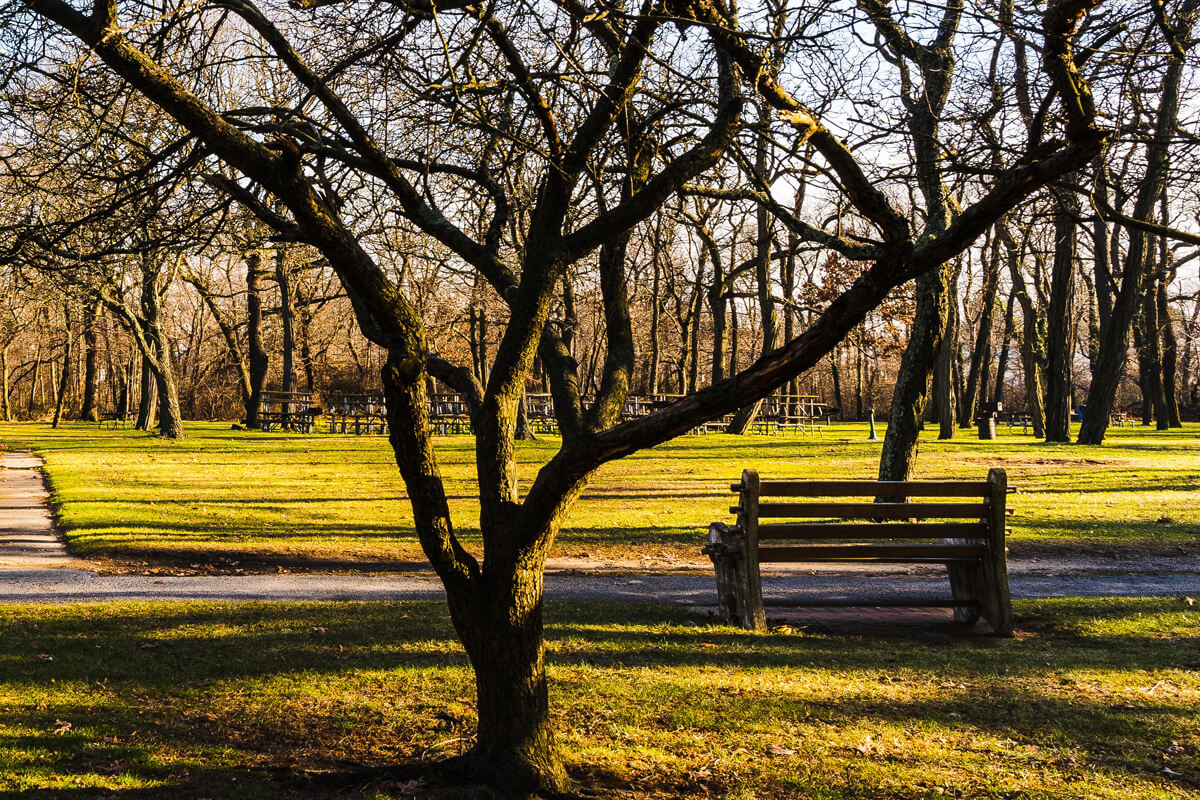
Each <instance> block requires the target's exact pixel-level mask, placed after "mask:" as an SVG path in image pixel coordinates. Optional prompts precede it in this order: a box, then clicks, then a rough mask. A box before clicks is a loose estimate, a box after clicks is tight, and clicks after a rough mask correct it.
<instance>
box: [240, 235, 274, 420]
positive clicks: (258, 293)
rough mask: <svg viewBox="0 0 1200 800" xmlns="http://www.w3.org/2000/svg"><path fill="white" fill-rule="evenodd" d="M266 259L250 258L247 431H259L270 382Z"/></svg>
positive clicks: (248, 257) (247, 265) (247, 278)
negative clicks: (264, 307)
mask: <svg viewBox="0 0 1200 800" xmlns="http://www.w3.org/2000/svg"><path fill="white" fill-rule="evenodd" d="M261 279H262V256H260V255H259V254H258V253H251V254H250V255H248V256H246V349H247V350H248V351H249V364H248V370H247V372H248V373H249V375H248V377H249V380H250V393H249V395H248V396H246V398H245V399H246V427H248V428H257V427H258V412H259V409H260V408H261V407H262V393H263V386H264V385H265V384H266V382H267V369H268V368H269V367H270V366H271V361H270V356H268V355H267V350H266V348H265V347H263V333H262V321H263V313H262V290H261V289H260V288H259V287H260V280H261Z"/></svg>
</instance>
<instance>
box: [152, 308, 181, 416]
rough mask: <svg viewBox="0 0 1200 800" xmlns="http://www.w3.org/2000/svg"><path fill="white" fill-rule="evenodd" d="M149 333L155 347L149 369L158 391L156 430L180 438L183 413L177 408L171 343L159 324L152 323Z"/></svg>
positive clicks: (177, 401) (177, 393)
mask: <svg viewBox="0 0 1200 800" xmlns="http://www.w3.org/2000/svg"><path fill="white" fill-rule="evenodd" d="M149 333H150V337H151V338H152V343H153V345H154V349H155V357H154V359H152V360H151V369H152V370H153V371H154V383H155V387H156V389H157V392H158V431H159V433H160V434H161V435H162V436H165V437H166V438H168V439H182V438H184V432H183V414H182V413H181V411H180V409H179V392H178V390H177V389H176V384H175V368H174V365H173V364H172V358H171V345H170V342H169V341H168V340H167V336H166V333H165V332H163V330H162V327H161V326H160V325H158V324H154V325H152V326H151V327H150V331H149Z"/></svg>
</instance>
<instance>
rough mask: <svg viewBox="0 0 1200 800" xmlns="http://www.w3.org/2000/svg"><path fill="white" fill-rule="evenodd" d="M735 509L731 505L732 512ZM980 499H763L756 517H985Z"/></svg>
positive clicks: (735, 510) (983, 506) (986, 510)
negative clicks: (912, 500) (920, 500)
mask: <svg viewBox="0 0 1200 800" xmlns="http://www.w3.org/2000/svg"><path fill="white" fill-rule="evenodd" d="M736 512H737V509H734V513H736ZM987 515H988V509H987V506H985V505H984V504H983V503H763V502H761V501H760V502H759V504H758V516H759V518H760V519H767V518H774V519H779V518H781V517H807V518H814V517H836V518H838V519H962V518H967V519H985V518H986V517H987Z"/></svg>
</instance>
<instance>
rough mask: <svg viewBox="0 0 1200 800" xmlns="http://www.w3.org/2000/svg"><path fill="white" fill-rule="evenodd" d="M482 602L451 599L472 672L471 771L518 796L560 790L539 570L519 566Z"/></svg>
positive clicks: (562, 775) (564, 782) (565, 783)
mask: <svg viewBox="0 0 1200 800" xmlns="http://www.w3.org/2000/svg"><path fill="white" fill-rule="evenodd" d="M496 583H499V584H500V585H494V586H491V587H489V591H488V592H487V595H488V597H487V601H486V602H484V603H464V602H461V601H459V602H456V601H455V600H454V599H452V600H451V601H450V608H451V616H452V618H453V620H454V623H455V627H456V629H457V631H458V634H459V636H460V637H461V638H462V641H463V646H464V648H465V649H466V651H467V655H468V656H469V657H470V659H471V663H472V665H473V667H474V672H475V696H476V709H477V712H478V715H479V723H478V728H477V744H476V745H475V747H474V749H473V750H472V751H471V753H470V756H469V761H468V764H469V769H470V772H471V774H472V775H473V776H474V777H476V778H477V779H478V780H480V781H481V782H482V783H485V784H487V785H491V786H504V787H511V788H512V789H513V790H515V791H514V795H515V796H518V797H521V796H524V795H525V794H526V793H530V792H531V791H537V792H538V793H539V794H543V793H546V792H547V791H549V792H556V793H557V792H562V791H565V790H566V789H567V788H568V787H569V785H570V780H569V778H568V777H567V773H566V769H565V768H564V766H563V763H562V760H561V758H560V757H559V751H558V747H557V744H556V740H555V736H554V730H553V728H552V726H551V724H550V713H549V692H548V687H547V683H546V665H545V645H544V643H543V642H544V639H543V631H542V626H543V623H542V570H541V569H540V567H539V566H538V565H536V564H530V565H528V566H522V567H519V568H518V570H517V573H516V575H515V576H513V577H512V579H511V580H506V581H503V582H502V583H501V582H499V581H497V582H496Z"/></svg>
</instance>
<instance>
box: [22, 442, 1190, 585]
mask: <svg viewBox="0 0 1200 800" xmlns="http://www.w3.org/2000/svg"><path fill="white" fill-rule="evenodd" d="M188 431H189V437H190V438H188V439H186V440H184V441H182V442H170V441H166V440H162V439H159V438H157V437H154V436H150V435H147V434H144V433H139V432H136V431H107V430H105V431H101V430H97V428H96V426H94V425H82V424H67V425H64V426H63V427H61V428H59V429H58V430H52V429H51V428H49V427H48V426H46V425H44V424H5V425H0V447H4V448H8V449H12V448H17V447H32V448H33V449H35V450H37V451H38V452H39V453H41V454H42V455H43V456H44V457H45V459H46V463H47V471H48V474H49V479H50V484H51V487H52V489H53V492H54V501H55V503H56V505H57V509H58V515H59V520H60V522H61V523H62V526H63V528H64V530H65V533H66V536H67V539H68V542H69V544H70V547H71V550H72V552H74V553H75V554H77V555H80V556H84V557H101V558H108V559H112V560H113V561H114V562H116V563H118V564H120V563H125V564H134V565H138V564H140V563H143V562H145V563H150V564H172V565H179V566H183V567H187V566H189V565H190V564H192V563H210V562H221V561H238V562H247V561H254V562H258V563H261V562H264V561H265V562H267V563H271V562H272V561H274V562H276V563H283V564H287V565H290V566H295V565H297V564H305V563H307V564H310V565H313V562H314V561H316V562H318V563H316V564H315V565H316V566H320V565H321V564H320V563H319V562H320V561H321V560H326V563H325V564H324V565H325V566H330V565H336V563H337V562H341V561H346V560H349V561H359V562H363V561H413V562H419V561H421V560H422V557H421V554H420V549H419V547H418V546H417V543H416V540H415V537H414V535H413V531H412V512H411V510H410V508H409V506H408V503H407V502H406V500H405V499H404V488H403V484H402V483H401V481H400V478H399V475H398V473H397V470H396V467H395V464H394V462H393V460H392V454H391V452H390V450H389V447H388V444H387V441H386V440H385V439H384V438H382V437H378V436H374V437H365V436H364V437H354V436H333V435H320V434H318V435H312V436H300V435H284V434H260V433H244V432H237V431H231V430H229V429H228V426H226V425H220V424H204V423H191V424H189V426H188ZM472 444H473V440H471V439H470V438H469V437H464V436H459V437H446V438H442V439H439V440H438V445H437V446H438V450H439V453H440V457H441V459H442V463H443V469H444V472H445V479H446V486H447V489H448V491H449V493H450V496H451V510H452V512H453V514H454V518H455V520H456V524H457V525H458V526H459V530H460V533H461V534H462V535H463V537H464V539H465V540H466V541H467V542H468V543H473V542H477V541H478V531H477V526H478V514H477V504H476V501H475V480H474V475H473V470H474V453H473V449H472ZM556 447H557V442H556V441H555V440H553V439H551V438H548V437H543V439H542V440H541V441H538V442H534V443H528V444H522V445H521V446H520V447H519V449H518V454H519V457H520V459H521V462H522V464H523V465H524V469H523V470H522V472H523V479H524V480H525V481H529V480H531V479H532V477H533V475H534V474H535V471H536V469H537V467H538V465H540V464H541V463H544V461H545V460H546V459H548V458H549V457H550V456H551V455H552V454H553V452H554V451H555V449H556ZM879 447H880V445H879V443H878V442H868V441H866V428H865V426H861V425H835V426H833V427H832V428H831V429H830V430H829V431H828V432H827V433H826V434H825V435H824V436H823V437H819V438H807V437H803V436H794V435H789V436H746V437H732V436H725V435H710V436H689V437H682V438H680V439H677V440H675V441H674V442H670V443H668V444H665V445H662V446H661V447H658V448H655V449H653V450H650V451H645V452H642V453H638V454H636V455H634V456H631V457H629V458H626V459H623V460H621V461H619V462H616V463H614V464H610V465H608V466H606V467H605V468H603V469H602V470H601V472H600V474H599V475H598V477H597V478H596V480H595V481H594V482H593V483H592V484H591V486H590V487H589V488H588V490H587V491H586V493H585V495H584V496H583V498H582V499H581V501H580V502H579V503H578V504H577V506H576V507H575V509H574V510H573V511H572V513H571V515H570V516H569V518H568V521H567V526H566V529H565V530H564V531H563V534H562V536H561V537H560V539H559V542H558V546H557V547H556V550H555V555H556V556H565V557H572V558H579V557H587V558H590V559H592V560H597V561H599V560H603V559H626V560H629V559H633V560H635V561H636V560H638V559H657V562H656V563H660V564H661V563H669V562H670V561H671V560H675V559H688V560H693V561H694V560H697V559H698V558H700V556H699V547H700V544H701V542H702V539H703V538H704V532H705V530H706V529H707V526H708V523H709V522H711V521H713V520H720V519H726V520H727V519H729V518H730V515H729V512H728V506H729V503H730V499H731V496H730V495H729V494H728V491H727V490H728V484H729V482H730V481H731V480H734V479H736V478H737V477H738V475H739V474H740V472H741V470H742V469H743V468H746V467H754V468H756V469H758V470H759V472H760V473H761V474H762V475H764V476H766V477H778V478H814V477H839V478H870V477H873V476H874V474H875V471H876V469H877V459H878V453H879ZM993 465H995V466H1003V467H1005V468H1006V469H1007V470H1008V471H1009V481H1010V483H1013V484H1016V485H1017V486H1019V487H1020V488H1021V493H1020V494H1018V495H1015V496H1014V497H1013V498H1012V503H1013V505H1014V506H1015V507H1016V509H1017V516H1016V517H1015V518H1014V520H1013V536H1012V539H1011V548H1012V552H1013V553H1014V554H1015V555H1040V554H1047V553H1055V552H1059V553H1074V552H1080V551H1081V549H1086V550H1087V551H1089V552H1093V553H1095V552H1102V553H1108V554H1111V555H1122V554H1126V553H1130V552H1140V553H1156V554H1163V555H1171V554H1196V553H1200V504H1197V503H1196V502H1195V497H1196V490H1197V489H1198V488H1200V426H1198V425H1188V426H1187V427H1185V428H1184V429H1183V430H1182V431H1175V432H1170V433H1159V432H1156V431H1152V430H1149V429H1144V428H1140V427H1135V428H1119V429H1114V430H1113V431H1112V432H1111V435H1110V437H1109V440H1108V443H1107V444H1105V445H1104V446H1102V447H1080V446H1077V445H1047V444H1044V443H1039V442H1035V441H1034V440H1033V438H1032V436H1026V435H1020V434H1013V433H1009V432H1007V431H1003V430H1002V431H1001V437H1000V439H998V440H997V441H995V442H980V441H979V440H977V439H975V438H974V437H973V436H972V435H971V432H969V431H968V432H963V435H962V436H960V437H959V438H957V439H955V440H952V441H949V442H938V441H936V440H934V439H932V438H928V439H926V440H923V441H922V444H921V454H920V457H919V460H918V465H917V477H920V478H937V477H954V478H981V477H982V476H983V475H985V474H986V472H987V469H988V468H989V467H990V466H993Z"/></svg>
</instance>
